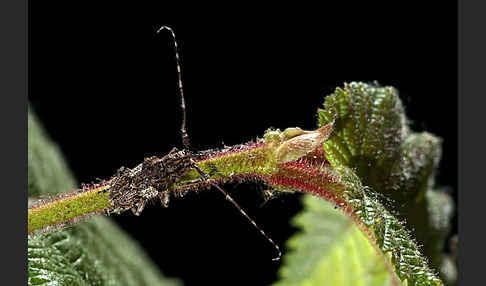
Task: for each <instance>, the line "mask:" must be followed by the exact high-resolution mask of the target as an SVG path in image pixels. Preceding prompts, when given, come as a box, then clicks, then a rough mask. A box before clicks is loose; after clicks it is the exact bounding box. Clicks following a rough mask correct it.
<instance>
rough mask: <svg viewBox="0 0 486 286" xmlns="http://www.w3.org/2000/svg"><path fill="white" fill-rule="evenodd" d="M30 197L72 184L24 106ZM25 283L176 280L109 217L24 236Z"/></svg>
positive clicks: (155, 282) (173, 282)
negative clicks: (26, 265)
mask: <svg viewBox="0 0 486 286" xmlns="http://www.w3.org/2000/svg"><path fill="white" fill-rule="evenodd" d="M28 136H29V137H28V180H29V182H28V186H29V201H33V200H35V199H36V198H38V197H39V196H42V195H44V196H45V195H47V194H55V193H60V192H66V191H69V190H71V189H74V188H75V186H76V182H75V180H74V179H73V176H72V174H71V172H70V171H69V169H68V168H67V165H66V163H65V161H64V160H63V158H62V155H61V153H60V151H59V149H58V147H57V146H56V145H55V144H54V143H53V142H52V141H51V140H50V139H49V138H48V137H47V135H46V134H45V132H44V131H43V130H42V128H41V126H40V124H39V123H38V119H37V118H36V116H35V115H34V114H33V112H32V111H31V110H30V108H29V114H28ZM28 271H29V275H28V277H29V285H178V284H179V282H178V281H176V280H172V279H167V278H164V277H163V276H162V274H161V273H160V272H159V270H158V269H157V268H156V267H155V266H154V265H153V264H152V263H151V262H150V260H149V258H148V257H147V255H146V254H145V252H144V251H143V249H142V248H141V247H140V246H139V245H138V244H137V243H136V242H135V241H133V240H132V239H131V238H130V237H129V236H128V235H127V234H125V233H123V231H122V230H121V229H120V228H119V227H117V226H116V225H115V224H114V223H113V222H112V221H111V220H110V219H109V218H106V217H101V216H100V217H96V218H93V219H90V220H89V221H88V222H83V223H78V224H76V225H75V226H74V227H69V228H65V229H64V230H62V231H50V232H49V233H47V234H36V235H33V236H29V238H28Z"/></svg>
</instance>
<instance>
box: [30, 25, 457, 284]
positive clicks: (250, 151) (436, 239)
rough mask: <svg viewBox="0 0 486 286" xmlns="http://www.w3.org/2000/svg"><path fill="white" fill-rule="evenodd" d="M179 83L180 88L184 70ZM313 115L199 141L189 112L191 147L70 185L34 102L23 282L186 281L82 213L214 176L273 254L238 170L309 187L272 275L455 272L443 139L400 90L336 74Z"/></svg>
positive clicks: (421, 279)
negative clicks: (339, 83)
mask: <svg viewBox="0 0 486 286" xmlns="http://www.w3.org/2000/svg"><path fill="white" fill-rule="evenodd" d="M169 31H171V30H169ZM175 47H176V52H177V46H175ZM176 56H177V60H178V55H177V53H176ZM179 70H180V67H179ZM179 86H180V91H181V96H182V100H184V99H183V94H182V83H181V80H180V73H179ZM183 102H184V101H183ZM183 105H184V104H183ZM318 117H319V127H318V129H316V130H314V131H304V130H302V129H300V128H287V129H285V130H283V131H280V130H278V129H277V130H267V131H266V132H265V134H263V136H262V137H261V138H257V139H256V140H255V141H253V142H249V143H244V144H240V145H236V146H231V147H225V148H223V149H213V150H206V151H200V152H194V153H193V152H191V151H190V150H189V143H188V142H189V140H188V137H187V134H186V133H185V127H184V126H185V119H184V124H183V142H184V149H183V150H181V151H179V150H173V151H172V152H170V153H169V154H168V155H166V156H164V157H161V158H158V157H155V156H154V157H149V158H146V159H145V160H144V161H143V162H142V163H141V164H140V165H138V166H137V167H135V168H133V169H128V168H121V169H120V170H118V172H117V173H116V174H114V175H113V176H112V177H111V178H110V179H107V180H103V181H100V182H99V183H98V184H91V185H83V186H82V188H81V189H79V190H76V191H72V192H65V191H67V190H69V189H72V188H73V187H74V186H75V185H76V184H75V181H74V180H73V177H72V175H71V174H70V172H69V171H68V170H67V168H66V166H65V163H64V161H63V159H62V157H61V155H60V154H59V151H58V150H57V148H56V147H55V146H54V144H53V143H52V142H50V141H49V139H48V138H47V137H46V135H45V134H44V132H43V131H42V130H41V128H40V126H39V123H38V122H37V120H36V117H35V115H33V114H32V112H31V111H30V109H29V129H28V132H29V135H28V136H29V140H28V147H29V149H28V152H29V161H28V175H29V198H31V199H30V201H29V203H30V207H29V210H28V232H29V239H28V269H29V284H30V285H41V284H42V285H43V284H48V283H59V284H61V285H86V284H89V285H91V284H95V285H177V284H179V282H178V281H175V280H171V279H167V278H164V277H162V275H161V274H160V272H159V270H158V269H156V268H155V266H153V265H152V264H150V262H149V260H148V258H147V257H146V256H145V254H144V252H143V250H141V249H140V248H139V247H138V246H137V245H136V244H135V243H134V242H133V241H131V239H130V238H129V237H128V235H127V234H124V233H123V232H122V231H121V230H120V229H119V228H118V227H116V226H115V224H114V223H113V222H112V221H110V220H109V219H108V218H106V217H104V216H95V217H94V218H93V219H90V220H88V221H86V222H83V223H80V224H76V225H75V226H74V223H76V222H78V221H80V220H86V218H88V217H91V216H93V215H94V214H112V213H120V212H123V211H127V210H132V211H133V212H134V214H136V215H138V214H140V212H142V211H143V208H144V206H145V204H146V203H147V202H148V201H150V200H153V199H156V200H160V202H161V203H162V205H164V206H167V205H168V203H169V199H170V197H173V196H176V197H183V194H185V193H187V192H193V191H199V190H202V189H209V188H211V187H216V188H217V189H218V190H220V191H221V192H222V193H223V194H224V195H225V196H226V198H227V199H229V200H230V201H231V202H232V203H233V204H234V205H235V206H236V207H237V208H238V209H239V210H240V211H241V213H242V214H243V215H245V216H246V217H247V218H248V219H249V220H250V222H251V223H252V224H253V225H254V226H255V227H256V228H258V229H259V230H260V232H261V233H262V234H263V235H264V236H265V237H266V238H267V239H268V240H269V241H270V242H271V243H272V244H273V245H274V246H275V247H276V249H277V251H278V256H277V259H278V258H279V257H280V250H279V248H278V246H277V245H276V244H275V243H274V242H273V241H272V240H271V239H270V237H268V236H267V235H266V234H265V233H264V232H263V230H262V229H261V228H259V227H258V226H257V225H256V223H255V222H254V221H253V220H251V219H250V218H249V217H248V216H247V215H246V213H245V212H244V211H243V210H242V209H241V208H240V207H239V206H238V205H237V204H236V203H235V202H234V201H233V200H232V199H231V197H229V195H228V194H227V193H226V192H225V191H224V190H223V189H222V188H221V187H220V186H222V185H224V184H225V183H228V182H235V181H236V182H258V183H263V184H265V185H266V186H268V187H269V188H271V189H273V190H274V191H276V192H302V193H305V194H308V196H304V210H303V211H302V213H300V214H299V215H298V216H297V217H296V218H295V219H294V224H295V225H296V226H298V227H299V228H300V229H301V231H300V232H299V233H298V234H296V235H295V236H293V237H292V238H291V239H290V240H289V241H288V243H287V247H288V249H289V251H288V252H287V253H286V254H285V255H284V256H283V259H284V263H283V266H282V268H281V269H280V279H279V281H277V282H276V283H275V285H443V282H442V280H444V281H447V282H448V283H453V280H454V271H455V269H454V268H453V267H451V265H452V264H451V262H450V260H449V259H448V257H447V256H446V255H445V254H444V253H443V245H444V241H445V239H446V237H447V234H448V232H449V230H450V225H449V221H450V218H451V215H452V213H453V202H452V199H451V198H450V197H449V196H448V195H447V194H445V193H444V192H441V191H440V190H438V189H437V188H436V187H435V184H434V174H435V171H436V168H437V165H438V162H439V159H440V156H441V139H439V138H437V137H435V136H433V135H432V134H429V133H427V132H422V133H414V132H412V131H411V130H410V128H409V124H408V121H407V119H406V116H405V113H404V108H403V105H402V102H401V101H400V98H399V96H398V92H397V90H396V89H394V88H392V87H381V86H379V85H378V84H366V83H357V82H352V83H349V84H345V85H344V88H336V90H335V92H334V93H333V94H331V95H329V96H327V97H326V98H325V103H324V109H319V110H318ZM184 118H185V115H184ZM48 194H53V196H49V195H48ZM36 197H37V198H38V197H42V198H41V199H40V200H37V201H35V198H36ZM140 219H143V218H140ZM65 226H69V227H65ZM71 226H72V227H71ZM113 237H116V239H113ZM108 249H109V250H108ZM439 271H440V272H439ZM439 273H440V274H439ZM439 276H440V277H441V278H442V280H441V279H440V278H439Z"/></svg>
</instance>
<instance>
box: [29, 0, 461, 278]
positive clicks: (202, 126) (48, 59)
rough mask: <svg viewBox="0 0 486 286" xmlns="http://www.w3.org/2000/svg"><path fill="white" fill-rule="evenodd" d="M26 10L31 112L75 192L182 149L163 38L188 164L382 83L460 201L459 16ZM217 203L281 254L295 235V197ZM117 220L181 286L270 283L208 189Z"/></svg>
mask: <svg viewBox="0 0 486 286" xmlns="http://www.w3.org/2000/svg"><path fill="white" fill-rule="evenodd" d="M407 3H408V2H407ZM29 9H30V11H29V14H30V22H29V33H30V36H29V101H30V102H31V103H32V105H33V107H34V110H35V111H36V113H37V114H38V115H39V117H40V118H41V120H42V121H43V122H44V125H45V127H46V129H47V131H48V132H49V134H50V135H51V137H52V138H53V139H54V140H55V141H57V142H58V143H59V145H60V147H61V149H62V151H63V152H64V154H65V155H66V157H67V160H68V162H69V164H70V166H71V168H72V169H73V171H74V173H75V175H76V176H77V178H78V180H79V182H91V181H94V180H95V178H96V177H100V178H108V177H110V176H111V175H112V174H113V172H114V171H115V170H116V169H117V168H119V167H120V166H127V167H133V166H135V165H136V164H138V163H139V162H141V160H142V159H143V157H144V156H149V155H159V156H160V155H163V154H166V153H167V152H169V151H170V149H172V147H174V146H176V147H179V148H182V145H181V140H180V133H179V129H180V124H181V117H182V116H181V110H180V99H179V97H178V91H177V74H176V67H175V61H174V54H173V50H172V42H171V40H170V37H169V36H168V35H167V34H161V35H156V34H155V31H156V30H157V28H158V27H159V26H160V25H169V26H171V27H172V28H174V30H175V31H176V34H177V37H178V41H179V45H180V54H181V58H182V69H183V80H184V91H185V95H186V103H187V112H188V115H187V116H188V118H187V119H188V132H189V134H190V137H191V142H192V147H193V149H195V150H204V149H207V148H216V147H221V146H222V144H223V142H224V144H226V145H233V144H237V143H243V142H246V141H249V140H251V139H254V138H255V137H256V136H261V135H262V134H263V132H264V131H265V130H266V129H267V128H269V127H275V128H281V129H283V128H286V127H290V126H299V127H302V128H304V129H314V128H315V127H316V124H317V117H316V109H317V108H318V107H322V103H323V102H324V96H325V95H327V94H330V93H331V92H332V91H333V90H334V88H335V87H336V86H342V84H343V82H348V81H352V80H359V81H372V80H378V82H379V83H381V84H383V85H392V86H394V87H396V88H397V89H398V90H399V91H400V95H401V98H402V100H403V101H404V103H405V105H406V109H407V115H408V117H409V118H410V119H411V120H412V121H413V122H412V126H413V128H414V130H416V131H422V130H427V131H430V132H432V133H434V134H436V135H439V136H441V137H442V138H444V144H443V147H444V149H443V158H442V161H441V164H440V170H439V173H438V184H439V185H448V186H451V187H452V189H453V190H457V16H456V3H455V2H453V1H449V2H447V3H446V2H441V6H440V7H439V6H433V5H432V4H430V6H424V5H423V4H421V5H412V4H407V5H401V6H400V5H398V6H396V7H384V6H382V7H380V9H378V8H376V9H375V8H374V7H370V6H366V7H357V6H352V5H348V6H345V7H335V6H327V7H325V6H322V7H304V6H303V5H302V6H300V7H290V6H286V7H284V6H282V5H281V4H279V5H274V6H270V5H269V6H268V7H265V6H264V5H254V6H237V5H214V6H204V7H196V6H194V4H189V3H181V4H180V5H175V4H174V3H161V4H158V5H155V4H147V2H137V4H134V3H132V4H129V5H128V4H120V3H108V2H103V3H96V4H89V3H87V2H81V1H79V2H58V3H52V2H50V3H46V2H43V3H39V2H37V3H36V2H34V1H31V2H30V5H29ZM224 188H225V189H226V190H227V191H229V192H230V193H231V195H232V196H233V198H234V199H235V200H236V201H238V202H239V203H240V204H241V206H242V207H243V208H244V209H245V210H247V212H248V213H249V214H250V215H251V216H252V217H253V218H254V219H255V220H256V221H257V223H258V224H259V225H261V226H262V228H263V229H264V230H265V231H266V232H267V233H268V234H269V235H270V236H271V237H272V238H273V239H274V240H275V241H276V242H277V243H278V244H279V245H281V246H282V247H283V246H284V243H285V241H286V240H287V239H288V237H290V235H291V234H292V233H294V232H295V229H294V228H292V227H291V226H290V225H289V220H290V218H291V217H293V216H294V215H295V214H296V213H297V212H298V211H299V209H300V203H299V200H298V197H299V196H298V195H292V196H283V197H278V198H276V199H274V200H271V201H269V202H267V203H266V204H265V205H264V206H263V207H260V205H261V204H262V203H263V199H262V196H261V190H262V189H263V188H262V186H256V185H254V184H242V185H239V186H236V185H225V186H224ZM454 195H456V193H455V191H454ZM114 219H115V220H116V221H117V222H118V223H119V224H120V225H121V226H122V227H123V228H124V229H126V230H127V231H128V232H129V233H130V234H131V235H132V236H133V237H134V238H135V239H137V240H138V241H139V242H140V244H141V245H142V246H143V247H144V248H145V249H146V250H147V253H148V255H149V256H150V257H151V258H152V259H153V260H154V262H155V263H156V264H158V265H159V266H160V268H161V270H162V271H163V272H164V273H165V274H166V275H169V276H175V277H179V278H181V279H183V280H184V281H185V283H186V284H187V285H201V284H206V283H208V284H209V283H212V284H222V283H228V284H246V285H267V284H269V283H271V282H272V281H274V280H275V279H276V277H277V274H276V271H277V269H278V267H279V264H280V263H275V262H272V261H271V258H272V257H273V256H274V255H275V253H274V250H273V248H272V246H271V245H270V244H269V243H268V242H267V241H266V240H265V239H264V238H263V237H262V236H261V235H260V234H259V232H258V231H256V230H254V229H253V227H252V225H251V224H250V223H249V222H248V221H246V219H245V218H243V217H242V216H241V215H240V214H239V212H238V211H237V210H236V209H235V208H234V207H233V206H232V205H231V204H230V203H228V202H226V201H225V200H224V197H222V196H221V195H220V194H219V193H218V192H217V191H216V190H211V191H205V192H201V193H198V194H189V195H187V196H186V197H184V198H183V199H176V200H172V201H171V204H170V207H169V208H168V209H163V208H162V207H160V206H159V205H153V206H148V207H147V208H146V210H145V211H144V212H143V214H142V216H141V217H140V218H137V217H134V216H133V215H132V214H129V213H127V214H123V215H121V216H115V217H114ZM455 232H457V225H456V226H455Z"/></svg>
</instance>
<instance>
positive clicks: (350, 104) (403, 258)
mask: <svg viewBox="0 0 486 286" xmlns="http://www.w3.org/2000/svg"><path fill="white" fill-rule="evenodd" d="M324 107H325V109H324V110H319V126H324V125H326V124H329V123H333V125H334V130H333V133H332V134H331V136H330V138H329V139H328V140H327V141H325V142H324V144H323V146H324V150H325V152H326V158H327V159H328V160H329V162H330V163H331V165H332V167H333V168H334V170H335V171H336V172H338V173H339V177H340V180H341V181H342V182H343V183H344V184H345V185H346V191H345V192H344V200H345V204H346V206H349V207H350V209H351V210H352V213H351V214H350V215H351V217H352V219H353V220H354V221H355V223H356V225H357V226H358V227H359V229H361V231H362V232H363V233H364V234H365V235H366V236H368V237H369V240H368V243H369V244H370V245H372V246H374V247H376V249H378V251H379V252H380V253H381V254H380V256H381V257H382V260H383V261H385V263H387V261H389V262H391V265H392V268H393V269H394V272H395V273H396V275H397V276H398V277H399V278H400V280H402V281H404V282H406V283H407V284H409V285H441V284H442V282H441V281H440V280H439V279H438V277H437V276H436V273H435V272H434V271H433V270H432V268H430V267H429V262H428V261H432V263H433V265H434V266H435V268H436V269H439V266H440V264H441V261H442V258H443V255H442V253H441V247H439V246H443V245H444V239H445V234H447V232H448V230H449V228H448V227H449V220H450V216H451V214H452V211H451V209H452V206H451V203H452V202H451V200H450V198H449V197H448V196H447V195H446V194H445V193H443V192H441V193H440V195H439V192H433V191H432V188H434V175H435V172H436V169H437V164H438V162H439V159H440V156H441V146H440V145H441V139H440V138H437V137H435V136H433V135H431V134H429V133H426V132H423V133H413V132H411V130H410V128H409V126H408V122H407V119H406V116H405V112H404V108H403V105H402V102H401V101H400V98H399V97H398V92H397V90H396V89H394V88H392V87H381V86H378V85H377V84H365V83H356V82H352V83H349V84H345V86H344V89H341V88H337V89H336V91H335V93H334V94H332V95H330V96H328V97H326V101H325V103H324ZM309 213H311V214H312V213H313V210H312V209H309V208H307V209H306V210H304V213H303V215H301V216H306V215H307V214H309ZM328 215H329V214H328ZM331 217H332V216H331ZM328 219H329V218H327V217H325V216H324V215H323V216H322V217H321V219H320V220H315V221H314V222H313V224H316V226H313V227H311V226H310V224H308V223H307V224H302V225H301V226H303V229H302V231H303V234H301V235H300V236H299V237H301V238H302V237H313V236H312V234H313V229H314V228H318V227H324V226H326V227H327V225H328V221H327V220H328ZM410 230H412V231H413V233H412V232H410ZM330 233H332V231H330ZM343 235H344V234H343ZM414 238H415V239H418V241H419V242H418V243H417V242H416V241H415V239H414ZM321 239H325V238H322V237H321ZM295 241H297V239H296V240H291V242H290V246H291V247H292V245H294V244H295V243H296V242H295ZM316 241H317V240H316ZM324 241H325V240H324ZM299 243H300V244H306V243H309V241H306V240H304V239H301V240H300V241H299ZM421 245H423V246H421ZM336 247H338V248H339V249H341V251H343V250H342V249H344V248H343V247H340V246H336ZM294 249H295V253H294V254H292V255H293V256H292V257H301V258H300V260H299V259H297V258H292V259H291V258H289V259H288V260H286V261H287V262H288V264H287V265H286V268H284V269H293V272H292V273H293V274H292V276H293V275H296V274H295V273H304V274H302V275H303V276H301V277H304V276H308V277H307V280H308V281H313V282H316V281H318V276H319V275H320V274H319V273H321V272H322V271H324V270H323V269H321V268H320V265H321V264H320V263H321V262H320V260H321V259H322V257H327V256H328V255H330V254H329V253H331V252H333V251H335V250H334V248H333V247H330V246H329V245H328V244H325V243H319V242H314V243H313V244H312V243H311V244H310V245H307V246H305V245H299V246H296V245H294ZM305 249H307V252H306V251H305ZM309 249H311V250H309ZM336 251H337V250H336ZM299 252H301V253H299ZM306 253H307V254H306ZM343 253H344V251H343ZM424 254H425V255H426V256H424ZM352 255H353V254H352V250H350V252H349V253H346V255H345V256H347V257H352ZM313 257H314V258H313ZM315 257H318V258H319V259H315ZM385 257H387V258H386V259H385ZM388 258H390V259H388ZM304 261H305V263H304ZM336 263H337V262H336ZM339 263H341V264H344V265H343V266H337V265H335V264H333V265H332V266H330V265H327V266H326V267H327V268H330V267H342V268H345V267H346V263H348V261H341V262H339ZM305 265H307V266H306V267H307V268H302V267H304V266H305ZM363 268H364V267H363ZM305 269H307V270H305ZM309 269H311V271H310V270H309ZM285 271H291V270H285ZM285 271H282V272H281V273H283V274H282V275H283V277H284V278H285V279H284V280H282V283H290V284H294V285H312V283H310V284H308V283H305V281H304V279H301V280H299V281H301V282H302V283H294V282H293V281H295V280H292V279H290V276H291V275H289V274H288V273H287V272H285ZM306 271H307V272H306ZM325 271H327V270H325ZM289 273H290V272H289ZM326 273H329V275H327V279H328V280H330V281H332V279H334V278H333V272H332V271H328V272H326ZM334 273H336V275H337V276H339V275H340V274H339V272H338V270H336V271H334ZM347 274H348V275H352V274H351V273H347ZM309 276H310V277H309ZM297 277H298V276H297ZM331 284H332V283H331ZM316 285H317V284H316Z"/></svg>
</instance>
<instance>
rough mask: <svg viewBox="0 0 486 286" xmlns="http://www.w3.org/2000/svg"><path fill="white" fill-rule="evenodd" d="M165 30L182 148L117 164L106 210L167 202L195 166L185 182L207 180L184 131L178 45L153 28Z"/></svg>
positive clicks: (135, 208)
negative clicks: (129, 164) (176, 92)
mask: <svg viewBox="0 0 486 286" xmlns="http://www.w3.org/2000/svg"><path fill="white" fill-rule="evenodd" d="M163 30H167V31H168V32H169V33H170V35H171V36H172V40H173V43H174V52H175V59H176V64H177V76H178V87H179V93H180V96H181V107H182V114H183V119H182V128H181V132H182V144H183V145H184V149H183V150H178V149H177V148H175V147H174V148H173V149H172V151H170V152H169V154H167V155H165V156H164V157H162V158H158V157H156V156H152V157H148V158H145V159H144V161H143V163H141V164H139V165H138V166H136V167H135V168H133V169H129V168H125V167H121V168H120V169H118V171H117V173H116V174H115V175H114V176H112V177H111V179H110V181H109V183H108V185H109V186H110V187H109V188H108V189H106V190H104V191H109V198H110V203H111V207H110V208H109V209H108V210H107V213H108V214H111V213H120V212H123V211H126V210H129V209H130V210H131V211H132V212H133V213H134V214H135V215H137V216H138V215H140V213H141V212H142V211H143V209H144V207H145V205H146V204H147V202H149V201H150V200H152V199H154V198H156V197H158V198H159V199H160V202H161V203H162V205H163V206H167V204H168V201H169V197H170V190H171V187H172V186H173V185H174V184H178V183H180V182H181V180H182V178H183V177H184V175H185V173H186V172H187V171H189V170H190V169H195V170H196V171H197V172H198V173H199V175H200V176H201V177H200V178H198V179H195V180H193V181H190V182H187V183H185V184H186V185H191V184H198V183H200V182H203V181H206V180H209V175H208V174H206V173H205V172H203V171H202V170H201V169H200V168H199V167H198V166H197V165H196V163H195V161H194V156H193V153H192V152H191V150H190V145H189V135H188V134H187V131H186V104H185V100H184V90H183V88H182V72H181V65H180V58H179V52H178V46H177V41H176V36H175V33H174V31H173V30H172V29H171V28H170V27H167V26H162V27H161V28H160V29H158V30H157V34H159V33H160V32H161V31H163ZM210 184H211V185H212V186H214V187H215V188H216V189H218V190H219V191H220V192H221V193H222V194H223V195H224V196H225V198H226V199H227V200H228V201H230V202H231V203H232V204H233V205H234V206H235V207H236V208H237V209H238V210H239V211H240V213H241V214H242V215H243V216H245V217H246V218H247V219H248V220H249V221H250V222H251V223H252V224H253V226H254V227H255V228H256V229H258V230H259V231H260V233H261V234H262V235H263V236H264V237H265V238H266V239H267V240H268V241H269V242H270V243H271V244H272V245H273V246H274V247H275V249H276V250H277V252H278V255H277V257H275V258H273V259H272V260H274V261H275V260H279V259H280V257H281V256H282V253H281V251H280V248H279V247H278V245H277V244H276V243H275V242H273V240H272V239H271V238H270V237H269V236H268V235H266V234H265V232H264V231H263V230H262V229H261V228H260V227H259V226H258V225H257V224H256V223H255V221H254V220H252V219H251V218H250V217H249V216H248V215H247V214H246V212H245V211H244V210H243V209H242V208H241V207H240V206H239V205H238V204H237V203H236V202H235V201H234V200H233V198H232V197H231V196H230V195H228V193H226V192H225V191H224V190H223V189H222V188H221V187H219V186H218V185H217V184H215V183H212V182H210Z"/></svg>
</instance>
